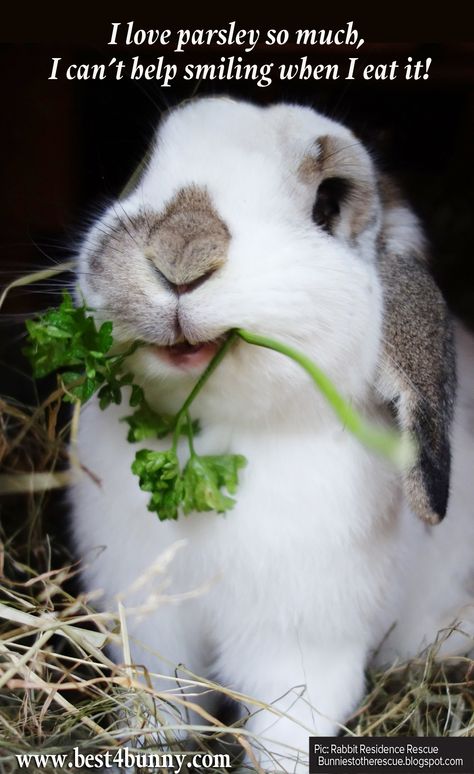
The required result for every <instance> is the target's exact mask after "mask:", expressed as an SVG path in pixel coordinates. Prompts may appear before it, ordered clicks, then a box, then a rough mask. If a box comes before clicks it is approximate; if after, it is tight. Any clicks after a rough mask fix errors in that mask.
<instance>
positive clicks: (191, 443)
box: [186, 411, 196, 457]
mask: <svg viewBox="0 0 474 774" xmlns="http://www.w3.org/2000/svg"><path fill="white" fill-rule="evenodd" d="M186 433H187V436H188V444H189V451H190V454H191V457H195V456H196V451H195V449H194V440H193V437H194V433H193V423H192V421H191V417H190V416H189V411H187V412H186Z"/></svg>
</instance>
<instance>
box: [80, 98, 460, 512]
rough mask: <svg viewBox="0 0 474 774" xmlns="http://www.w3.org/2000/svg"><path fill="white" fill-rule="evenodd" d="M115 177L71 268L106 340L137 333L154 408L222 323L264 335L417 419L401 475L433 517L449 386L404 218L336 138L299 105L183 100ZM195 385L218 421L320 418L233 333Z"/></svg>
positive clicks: (432, 304)
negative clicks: (112, 195)
mask: <svg viewBox="0 0 474 774" xmlns="http://www.w3.org/2000/svg"><path fill="white" fill-rule="evenodd" d="M131 189H132V190H131V191H130V192H129V193H127V194H126V195H125V196H124V197H123V198H122V199H121V200H119V201H117V202H115V203H114V204H112V206H110V207H109V209H108V210H107V212H106V213H105V214H104V216H103V217H102V218H101V219H100V220H99V221H98V223H97V224H96V226H95V227H94V228H93V229H92V230H91V232H90V234H89V236H88V238H87V239H86V241H85V244H84V247H83V250H82V253H81V259H80V278H81V289H82V292H83V293H84V296H85V297H86V299H87V301H88V303H89V304H90V306H92V307H93V308H95V309H97V311H98V314H99V315H100V316H101V317H102V318H103V319H110V320H112V321H113V323H114V332H115V336H116V338H117V339H118V340H121V341H129V340H135V339H141V340H142V341H145V342H148V343H149V346H148V347H143V348H141V349H140V350H139V351H138V352H137V353H136V355H135V356H134V363H133V368H134V370H135V371H136V372H137V374H138V375H141V377H142V378H143V379H146V383H147V395H148V394H149V393H150V392H152V393H153V391H156V392H157V393H159V392H161V394H162V395H163V401H164V403H165V404H166V401H167V400H168V402H169V401H171V404H172V401H173V397H175V396H177V395H180V394H182V392H185V391H186V390H187V389H188V388H189V385H190V384H191V383H192V382H193V381H194V380H195V379H196V377H197V375H198V374H199V373H200V372H202V370H203V369H204V367H205V365H206V364H207V363H208V362H209V360H210V359H211V357H212V355H213V354H214V353H215V351H216V349H217V347H218V346H219V342H220V341H222V338H223V337H224V336H225V335H226V333H227V332H228V331H229V330H231V329H232V328H238V327H244V328H248V329H250V330H252V331H254V332H258V333H261V334H266V335H268V336H272V337H275V338H279V339H281V340H283V341H285V342H287V343H289V344H292V345H294V346H295V347H297V348H299V349H300V350H302V351H304V352H305V353H306V354H307V355H309V356H310V357H311V358H313V359H314V360H315V361H316V362H317V363H318V365H319V366H320V367H321V368H322V369H323V370H324V371H325V372H326V373H327V374H328V375H329V377H330V378H331V379H332V380H333V381H334V382H335V383H336V385H337V386H338V388H339V390H340V391H341V392H342V393H343V394H345V395H346V396H348V397H349V398H351V399H352V400H354V401H355V402H359V403H361V404H367V402H368V400H369V399H374V397H373V396H374V393H375V390H378V394H379V395H382V398H383V399H384V400H386V401H389V402H391V403H392V404H393V405H395V407H396V411H397V413H398V417H399V420H400V423H401V424H402V425H403V426H404V427H407V428H410V429H412V430H415V431H416V432H417V434H418V437H419V438H420V443H421V448H422V454H423V449H424V447H425V446H426V444H428V445H430V444H431V445H432V444H434V445H435V446H436V448H437V449H438V451H439V454H437V452H436V451H435V452H434V453H433V454H434V457H433V455H431V457H430V459H428V457H427V456H426V454H425V457H423V456H422V457H421V458H420V464H419V465H418V466H417V468H416V471H412V473H411V474H410V482H411V483H410V485H409V487H408V488H409V489H410V486H411V487H412V493H413V497H412V500H413V502H416V503H417V510H418V512H419V513H420V514H421V515H423V516H424V517H425V518H428V519H430V520H434V519H435V518H436V517H439V516H441V515H442V512H443V507H445V503H444V506H443V502H442V500H443V493H442V492H441V495H440V491H441V490H440V486H441V489H442V490H443V491H444V493H445V495H446V496H447V478H446V476H448V474H449V456H448V458H446V448H447V446H446V444H447V428H448V425H449V416H450V400H451V392H452V387H451V386H450V385H451V384H452V379H447V378H446V374H451V373H452V363H451V360H450V358H451V355H450V354H449V351H448V350H449V331H448V327H449V326H448V324H447V322H446V321H447V314H446V311H445V307H444V303H443V302H442V299H441V297H440V296H439V294H438V292H437V291H436V289H435V286H434V284H433V282H432V280H431V277H430V275H429V273H428V271H427V269H426V267H425V264H424V262H423V260H422V258H421V257H420V254H421V250H422V240H421V237H420V232H419V229H418V226H417V224H416V221H415V220H414V218H413V216H412V215H411V214H410V212H409V211H408V210H407V209H406V208H404V207H403V206H402V205H399V204H398V202H397V201H396V199H394V197H393V195H391V194H390V193H387V186H382V185H381V183H380V181H379V179H378V177H377V173H376V170H375V168H374V165H373V162H372V160H371V158H370V155H369V154H368V153H367V151H366V150H365V148H364V147H363V146H362V145H361V143H360V142H359V141H358V140H357V139H356V138H355V137H354V135H353V134H352V133H351V132H350V131H349V130H348V129H347V128H345V127H343V126H342V125H340V124H338V123H335V122H334V121H331V120H329V119H328V118H325V117H323V116H321V115H319V114H317V113H316V112H314V111H313V110H311V109H309V108H302V107H298V106H291V105H277V106H274V107H269V108H260V107H256V106H253V105H250V104H247V103H242V102H235V101H232V100H229V99H222V98H219V99H202V100H196V101H193V102H190V103H188V104H186V105H184V106H182V107H180V108H178V109H176V110H175V111H173V112H172V113H171V114H170V115H169V116H168V117H167V118H166V119H165V120H164V121H163V122H162V124H161V126H160V129H159V132H158V134H157V137H156V140H155V142H154V146H153V148H152V150H151V152H150V153H149V155H148V158H147V161H146V164H145V165H144V168H143V170H142V171H141V174H140V175H139V176H138V179H137V181H136V182H135V184H134V186H132V187H131ZM402 264H403V266H402ZM398 266H399V267H401V271H398V272H397V267H398ZM413 267H415V268H416V271H415V272H414V273H413V271H412V268H413ZM415 275H416V278H417V279H416V282H417V290H416V298H413V300H412V299H411V297H410V281H411V277H412V276H415ZM384 297H385V302H384ZM400 307H403V310H404V311H403V313H401V310H400ZM384 309H385V312H384ZM420 316H421V317H422V318H423V320H420V319H419V317H420ZM400 320H403V323H400V322H399V321H400ZM412 334H413V335H414V336H415V337H417V341H418V344H417V349H416V352H413V351H412V350H411V349H410V341H411V336H412ZM399 355H401V358H402V359H401V360H400V358H399ZM415 361H417V362H415ZM418 368H419V369H420V370H421V372H422V374H423V375H422V377H419V376H418V375H417V374H418V370H417V369H418ZM440 390H441V391H443V390H444V392H443V395H441V393H440ZM206 393H207V396H208V405H207V408H208V410H209V411H210V412H212V414H213V416H214V417H217V418H218V419H219V418H223V417H225V416H229V415H233V416H234V417H238V418H239V421H241V422H246V421H248V422H249V423H254V422H255V421H256V418H257V417H258V418H259V420H260V421H261V422H265V421H266V422H268V421H271V416H272V415H278V416H282V415H284V414H285V413H286V414H288V415H291V417H292V421H298V416H299V419H300V420H301V421H302V422H307V421H308V411H309V412H311V411H314V412H315V414H316V416H317V419H318V421H324V417H325V416H326V410H325V409H324V410H323V405H324V403H323V400H322V398H321V397H320V396H318V395H316V394H314V391H313V388H312V386H311V385H310V384H309V383H308V379H307V376H306V375H305V373H304V372H303V371H301V370H300V369H299V368H298V367H297V366H296V365H295V364H294V363H293V362H291V361H289V360H287V359H286V358H283V357H281V356H280V355H278V354H276V353H273V352H270V351H266V350H265V351H264V350H261V349H257V348H252V347H250V346H248V345H246V344H245V343H243V342H239V343H237V345H236V346H234V347H233V349H232V350H231V351H230V353H229V354H228V356H227V357H226V359H225V361H224V362H223V364H222V366H221V367H220V368H219V369H218V371H217V372H216V373H215V374H214V375H213V377H212V383H211V382H210V383H209V390H208V389H207V387H206ZM310 393H311V400H309V398H308V400H306V396H309V394H310ZM308 406H311V407H312V408H308ZM303 407H304V408H303ZM202 410H203V411H204V412H205V411H206V405H205V404H203V408H202ZM430 454H431V452H430ZM430 454H429V455H428V456H430ZM439 459H441V463H440V464H441V467H442V468H443V472H444V474H445V476H444V478H445V479H446V480H445V481H444V484H441V485H438V484H437V485H436V487H435V488H437V495H436V496H435V499H436V503H434V501H432V500H430V497H431V495H432V492H431V491H430V485H429V481H428V479H430V481H431V479H432V478H433V475H435V473H436V472H437V471H438V470H439V466H438V467H436V466H437V465H438V462H439ZM430 466H431V467H430ZM433 466H434V467H433ZM446 471H447V472H446ZM436 474H437V473H436ZM443 486H444V489H443ZM431 489H433V487H431ZM417 498H418V500H417Z"/></svg>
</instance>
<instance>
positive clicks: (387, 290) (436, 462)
mask: <svg viewBox="0 0 474 774" xmlns="http://www.w3.org/2000/svg"><path fill="white" fill-rule="evenodd" d="M378 266H379V272H380V277H381V279H382V284H383V288H384V302H385V317H384V352H383V362H382V371H383V372H385V374H384V378H386V377H387V376H388V377H389V379H390V381H391V382H392V383H393V385H394V389H395V398H394V401H393V403H394V406H395V410H396V414H397V417H398V422H399V424H400V426H401V428H402V429H403V430H408V431H410V432H411V433H413V434H414V435H415V437H416V439H417V441H418V445H419V456H418V461H417V463H416V464H415V465H414V466H413V468H412V469H411V470H410V471H409V472H408V473H407V474H406V476H405V489H406V494H407V497H408V499H409V502H410V505H411V507H412V509H413V510H414V512H415V513H416V514H417V515H418V516H419V517H420V518H422V519H423V520H425V521H427V522H429V523H432V524H435V523H437V522H438V521H440V520H441V519H442V518H443V517H444V515H445V513H446V508H447V503H448V495H449V476H450V462H451V454H450V429H451V420H452V416H453V405H454V398H455V392H456V365H455V352H454V344H453V332H452V323H451V318H450V315H449V312H448V309H447V306H446V304H445V301H444V299H443V297H442V295H441V293H440V291H439V289H438V287H437V285H436V283H435V281H434V279H433V277H432V276H431V273H430V271H429V268H428V265H427V263H426V261H425V260H424V259H423V258H422V257H421V256H418V255H414V254H407V255H396V254H392V253H389V251H387V250H386V248H385V247H384V245H383V244H382V245H381V249H380V254H379V258H378Z"/></svg>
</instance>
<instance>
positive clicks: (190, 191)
mask: <svg viewBox="0 0 474 774" xmlns="http://www.w3.org/2000/svg"><path fill="white" fill-rule="evenodd" d="M229 243H230V232H229V229H228V227H227V225H226V223H225V222H224V221H223V220H222V218H221V217H220V215H219V213H218V212H217V210H216V209H215V208H214V206H213V204H212V202H211V200H210V198H209V194H208V193H207V191H206V190H205V189H200V188H198V187H196V186H190V187H188V188H183V189H181V190H180V191H179V192H178V193H177V194H176V196H175V197H174V199H172V200H171V201H170V202H169V203H168V205H167V207H166V208H165V211H164V212H163V213H162V214H160V215H157V216H156V219H155V222H152V223H151V229H150V241H149V244H148V246H147V250H146V253H145V254H146V255H147V257H149V258H150V259H151V260H152V262H153V264H154V265H155V268H156V269H158V272H159V273H160V274H161V275H162V277H163V278H164V280H165V281H166V282H167V283H168V286H169V288H170V289H173V291H174V292H175V293H177V294H178V295H183V294H184V293H190V292H191V291H192V290H195V289H196V288H198V287H199V286H200V285H202V284H203V283H204V282H205V281H206V280H208V279H209V278H210V277H211V276H212V275H213V274H214V272H215V271H216V269H218V268H220V267H221V266H223V264H224V263H225V262H226V260H227V254H228V250H229Z"/></svg>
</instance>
